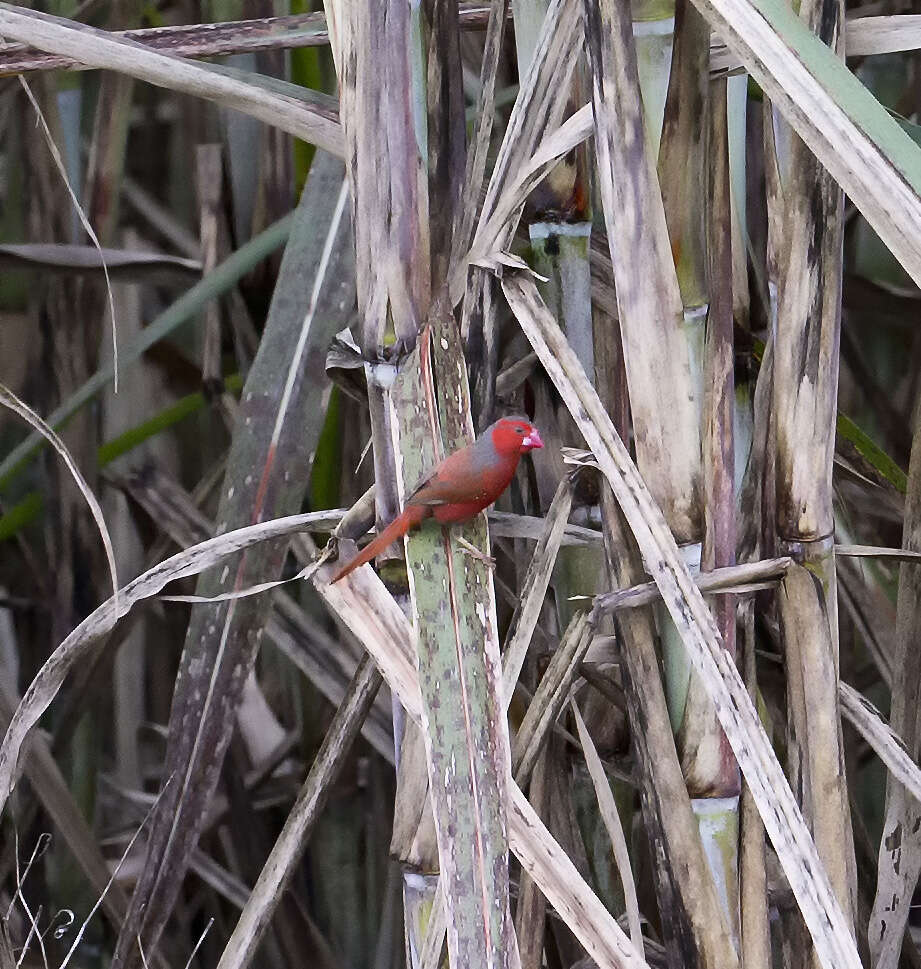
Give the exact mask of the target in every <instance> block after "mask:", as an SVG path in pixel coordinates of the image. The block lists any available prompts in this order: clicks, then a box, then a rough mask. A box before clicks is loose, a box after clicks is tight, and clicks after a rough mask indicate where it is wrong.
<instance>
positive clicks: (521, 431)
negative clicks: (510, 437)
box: [515, 427, 524, 434]
mask: <svg viewBox="0 0 921 969" xmlns="http://www.w3.org/2000/svg"><path fill="white" fill-rule="evenodd" d="M515 433H516V434H524V428H523V427H516V428H515Z"/></svg>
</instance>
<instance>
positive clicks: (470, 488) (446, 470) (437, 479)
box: [406, 451, 482, 507]
mask: <svg viewBox="0 0 921 969" xmlns="http://www.w3.org/2000/svg"><path fill="white" fill-rule="evenodd" d="M481 477H482V476H481V475H480V474H477V473H476V472H475V471H474V470H473V468H471V462H470V461H469V460H467V455H465V454H464V452H463V451H457V452H455V453H454V454H451V455H449V456H448V457H447V458H445V460H444V461H442V462H441V464H439V465H438V466H437V467H435V468H433V469H432V470H431V471H430V472H429V474H428V475H426V477H424V478H423V479H422V480H421V481H420V482H419V484H417V485H416V487H415V488H414V489H413V490H412V492H411V493H410V494H409V496H408V497H407V499H406V504H407V505H427V506H431V507H434V506H436V505H451V504H455V503H456V502H458V501H470V500H471V499H475V498H477V497H478V496H479V492H480V491H481V490H482V480H481Z"/></svg>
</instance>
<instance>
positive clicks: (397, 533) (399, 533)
mask: <svg viewBox="0 0 921 969" xmlns="http://www.w3.org/2000/svg"><path fill="white" fill-rule="evenodd" d="M430 513H431V509H430V508H427V507H426V506H425V505H407V506H406V508H405V509H404V511H403V513H402V514H401V515H398V516H397V517H396V518H394V520H393V521H392V522H391V523H390V524H389V525H388V526H387V527H386V528H385V529H384V530H383V531H382V532H381V533H380V535H378V536H377V538H375V539H374V541H373V542H371V543H370V544H369V545H366V546H365V547H364V549H363V550H362V551H361V552H359V553H358V555H356V556H355V558H353V559H352V561H351V562H349V564H348V565H346V566H345V567H344V568H341V569H340V570H339V571H338V572H337V573H336V574H335V575H334V576H333V577H332V579H331V580H330V584H332V583H333V582H338V581H339V580H340V579H344V578H345V577H346V576H347V575H348V574H349V573H350V572H353V571H354V570H355V569H357V568H358V566H359V565H364V564H365V562H370V561H371V559H373V558H374V556H375V555H380V553H381V552H383V551H384V549H385V548H387V546H388V545H390V544H391V543H392V542H395V541H396V540H397V539H398V538H402V537H403V536H404V535H405V534H406V533H407V532H408V531H409V530H410V529H411V528H415V527H416V525H418V524H419V523H420V522H421V521H422V520H423V519H424V518H426V517H427V516H428V515H429V514H430Z"/></svg>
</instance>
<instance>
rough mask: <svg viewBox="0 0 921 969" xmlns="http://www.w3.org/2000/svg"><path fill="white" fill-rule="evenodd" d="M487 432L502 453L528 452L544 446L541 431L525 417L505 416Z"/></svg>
mask: <svg viewBox="0 0 921 969" xmlns="http://www.w3.org/2000/svg"><path fill="white" fill-rule="evenodd" d="M487 433H489V435H490V437H491V438H492V443H493V447H495V449H496V450H497V451H498V452H499V453H500V454H527V453H528V451H533V450H534V448H538V447H543V446H544V442H543V441H542V440H541V439H540V432H539V431H538V430H537V428H536V427H535V426H534V425H533V424H531V423H530V422H529V421H528V420H526V419H525V418H523V417H503V418H502V419H501V420H498V421H496V423H495V424H493V425H492V427H491V428H490V429H489V431H488V432H487Z"/></svg>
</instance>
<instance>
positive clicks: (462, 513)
mask: <svg viewBox="0 0 921 969" xmlns="http://www.w3.org/2000/svg"><path fill="white" fill-rule="evenodd" d="M543 446H544V442H543V441H542V440H541V439H540V434H539V432H538V430H537V428H536V427H534V425H533V424H529V423H528V421H526V420H525V419H524V418H522V417H503V418H502V419H501V420H498V421H496V423H495V424H491V425H490V426H489V427H487V428H486V430H485V431H483V433H482V434H481V435H480V436H479V437H478V438H477V439H476V440H475V441H474V442H473V444H470V445H468V446H467V447H465V448H461V449H460V451H455V452H454V453H453V454H449V455H448V456H447V457H446V458H445V459H444V461H442V462H441V464H439V465H437V466H436V467H435V468H434V470H433V471H431V472H430V473H429V475H428V476H427V477H425V478H423V479H422V481H421V482H420V484H419V485H417V487H416V489H415V491H413V492H412V494H411V495H410V496H409V497H408V498H407V499H406V507H405V508H404V509H403V513H402V514H401V515H399V516H398V517H397V518H395V519H394V520H393V521H392V522H391V523H390V524H389V525H388V526H387V527H386V528H385V529H384V530H383V531H382V532H381V533H380V535H378V536H377V538H375V539H374V541H373V542H371V544H370V545H368V546H366V547H365V549H364V551H362V552H360V553H359V554H358V555H357V556H356V557H355V558H354V559H352V561H351V562H349V564H348V565H346V566H345V567H344V568H342V569H340V570H339V571H338V572H337V573H336V574H335V576H333V579H332V581H333V582H338V581H339V580H340V579H342V578H344V577H345V576H347V575H348V574H349V573H350V572H351V571H353V570H354V569H357V568H358V566H359V565H364V564H365V562H370V561H371V559H373V558H374V556H375V555H380V553H381V552H383V551H384V549H385V548H387V546H388V545H389V544H390V543H391V542H395V541H396V540H397V539H398V538H402V537H403V536H404V535H405V534H406V533H407V532H408V531H409V530H410V529H411V528H415V527H416V526H417V525H418V524H419V523H420V522H422V521H424V520H425V519H426V518H434V519H435V521H437V522H440V523H441V524H442V525H448V524H450V523H451V522H462V521H467V519H469V518H473V517H474V515H478V514H479V513H480V512H481V511H482V510H483V509H484V508H488V507H489V506H490V505H491V504H492V503H493V502H494V501H495V500H496V499H497V498H498V497H499V495H501V494H502V492H503V491H505V489H506V488H507V487H508V486H509V483H510V482H511V480H512V478H513V477H514V476H515V470H516V469H517V467H518V460H519V458H520V457H521V455H522V454H527V452H528V451H532V450H533V449H534V448H538V447H543Z"/></svg>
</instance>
